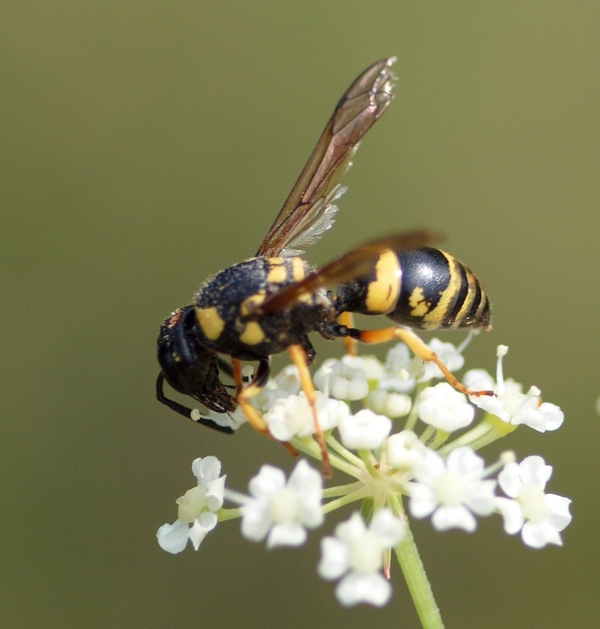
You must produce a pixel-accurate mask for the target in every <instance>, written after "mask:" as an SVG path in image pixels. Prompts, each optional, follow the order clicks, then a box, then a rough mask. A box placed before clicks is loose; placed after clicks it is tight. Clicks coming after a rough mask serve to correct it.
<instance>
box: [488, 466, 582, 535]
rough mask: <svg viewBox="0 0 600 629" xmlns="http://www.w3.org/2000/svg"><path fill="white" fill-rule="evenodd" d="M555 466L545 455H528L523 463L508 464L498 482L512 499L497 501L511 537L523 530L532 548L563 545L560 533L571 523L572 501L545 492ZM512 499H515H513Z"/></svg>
mask: <svg viewBox="0 0 600 629" xmlns="http://www.w3.org/2000/svg"><path fill="white" fill-rule="evenodd" d="M551 475H552V467H551V466H550V465H546V464H545V461H544V459H543V458H542V457H541V456H528V457H527V458H525V459H523V461H522V462H521V463H516V462H512V463H508V464H507V465H506V466H505V467H504V469H503V470H502V471H501V472H500V474H498V483H499V485H500V487H501V488H502V490H503V491H504V493H505V494H506V495H507V496H509V498H496V506H497V508H498V510H499V511H500V513H501V514H502V516H503V518H504V530H505V531H506V532H507V533H508V534H509V535H514V534H515V533H518V532H519V531H521V538H522V539H523V542H524V543H525V544H527V546H530V547H532V548H543V547H544V546H546V545H547V544H557V545H559V546H560V545H562V539H561V537H560V531H562V530H563V529H564V528H565V527H566V526H567V525H568V524H569V522H570V521H571V514H570V513H569V505H570V503H571V501H570V500H569V499H568V498H565V497H563V496H557V495H556V494H546V493H544V488H545V487H546V483H547V482H548V480H549V479H550V476H551ZM511 499H512V500H511Z"/></svg>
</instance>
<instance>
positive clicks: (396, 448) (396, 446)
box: [385, 430, 427, 470]
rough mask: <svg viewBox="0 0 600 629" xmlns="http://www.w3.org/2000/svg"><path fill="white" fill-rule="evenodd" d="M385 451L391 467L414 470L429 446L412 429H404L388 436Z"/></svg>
mask: <svg viewBox="0 0 600 629" xmlns="http://www.w3.org/2000/svg"><path fill="white" fill-rule="evenodd" d="M385 451H386V453H387V459H388V463H389V465H390V466H391V467H393V468H395V469H399V470H412V469H413V468H414V467H415V466H416V465H417V464H419V463H420V462H421V461H422V459H423V457H424V456H425V453H426V452H427V446H426V445H425V444H424V443H423V442H422V441H420V440H419V437H417V435H416V434H415V433H414V432H413V431H412V430H403V431H402V432H399V433H396V434H395V435H391V436H390V437H388V440H387V441H386V442H385Z"/></svg>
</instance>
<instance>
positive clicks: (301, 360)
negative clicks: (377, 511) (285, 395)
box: [288, 345, 331, 478]
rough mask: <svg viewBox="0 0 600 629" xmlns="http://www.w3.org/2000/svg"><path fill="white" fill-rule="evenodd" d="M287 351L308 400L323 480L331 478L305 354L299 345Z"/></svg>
mask: <svg viewBox="0 0 600 629" xmlns="http://www.w3.org/2000/svg"><path fill="white" fill-rule="evenodd" d="M288 351H289V353H290V357H291V359H292V361H293V363H294V365H296V368H297V369H298V375H299V377H300V387H301V389H302V391H304V395H306V399H307V400H308V403H309V404H310V408H311V410H312V416H313V422H314V425H315V434H316V436H317V443H318V444H319V448H320V449H321V461H322V463H323V476H324V477H325V478H331V463H330V462H329V454H328V452H327V445H326V443H325V437H324V435H323V431H322V430H321V424H319V417H318V415H317V399H316V395H315V385H314V384H313V381H312V378H311V375H310V372H309V371H308V365H307V363H306V352H305V351H304V349H303V348H302V346H301V345H290V347H289V348H288Z"/></svg>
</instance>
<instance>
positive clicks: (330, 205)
mask: <svg viewBox="0 0 600 629" xmlns="http://www.w3.org/2000/svg"><path fill="white" fill-rule="evenodd" d="M395 61H396V57H390V58H389V59H382V60H381V61H378V62H377V63H374V64H373V65H372V66H370V67H369V68H367V69H366V70H365V71H364V72H363V73H362V74H361V75H360V76H359V77H358V78H357V79H356V81H354V83H353V84H352V85H351V86H350V87H349V88H348V90H347V91H346V93H345V94H344V95H343V96H342V98H341V100H340V102H339V103H338V104H337V107H336V108H335V110H334V112H333V115H332V116H331V118H330V120H329V122H328V123H327V126H326V127H325V130H324V131H323V134H322V135H321V137H320V139H319V141H318V142H317V146H316V147H315V149H314V150H313V152H312V155H311V156H310V158H309V160H308V162H307V164H306V166H305V167H304V170H303V171H302V173H301V174H300V177H299V178H298V181H297V182H296V184H295V185H294V187H293V189H292V191H291V192H290V194H289V196H288V198H287V200H286V202H285V203H284V205H283V207H282V208H281V211H280V212H279V214H278V216H277V218H276V219H275V222H274V223H273V225H272V226H271V229H270V230H269V233H268V234H267V236H266V238H265V239H264V241H263V243H262V245H261V246H260V248H259V250H258V252H257V254H256V255H258V256H276V255H284V256H286V255H287V256H290V255H298V254H299V253H300V252H301V251H302V248H303V247H304V246H306V245H308V244H311V243H312V242H314V241H315V240H317V239H318V238H319V237H320V236H321V235H322V234H323V233H324V232H325V231H327V230H328V229H329V228H330V227H331V225H332V224H333V216H334V215H335V213H336V211H337V209H338V208H337V206H336V205H335V204H334V201H336V200H337V199H338V198H339V197H340V196H341V195H342V194H343V193H344V192H345V191H346V188H342V187H341V186H340V185H339V180H340V179H341V177H342V176H343V174H344V173H345V172H346V171H347V170H348V168H349V167H350V166H351V160H352V156H353V155H354V153H355V152H356V149H357V148H358V144H359V142H360V140H361V139H362V137H363V136H364V135H365V133H366V132H367V131H368V130H369V129H370V128H371V127H372V126H373V124H374V123H375V121H376V120H377V119H378V118H379V117H380V116H381V114H383V112H384V111H385V110H386V109H387V107H388V105H389V104H390V103H391V102H392V99H393V98H394V95H393V94H392V88H393V86H394V81H395V80H396V77H395V76H394V75H393V74H392V73H391V71H390V70H389V67H390V66H391V65H392V64H393V63H394V62H395Z"/></svg>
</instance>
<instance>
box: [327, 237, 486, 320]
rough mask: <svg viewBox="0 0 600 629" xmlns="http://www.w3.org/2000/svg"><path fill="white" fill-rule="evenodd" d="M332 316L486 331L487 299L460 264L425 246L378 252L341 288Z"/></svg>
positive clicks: (473, 276)
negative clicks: (368, 270)
mask: <svg viewBox="0 0 600 629" xmlns="http://www.w3.org/2000/svg"><path fill="white" fill-rule="evenodd" d="M336 305H337V311H338V313H339V312H343V311H348V312H355V313H361V314H368V315H374V314H385V315H387V316H388V317H389V318H390V319H392V320H393V321H395V322H397V323H400V324H402V325H407V326H409V327H412V328H419V329H422V330H435V329H439V328H464V327H483V328H489V326H490V305H489V300H488V297H487V294H486V292H485V290H484V288H483V286H482V285H481V283H480V282H479V280H478V279H477V278H476V277H475V275H473V273H472V272H471V271H470V269H468V268H467V267H466V266H465V265H464V264H463V263H462V262H459V261H458V260H457V259H456V258H455V257H454V256H452V255H450V254H449V253H446V252H444V251H441V250H439V249H432V248H429V247H422V248H418V249H406V250H402V251H392V250H388V251H385V252H383V253H382V254H381V255H380V256H379V258H378V260H377V263H376V264H375V266H374V269H373V271H372V272H371V273H370V274H368V275H367V276H365V277H363V278H362V279H359V280H352V281H351V282H347V283H345V284H342V285H341V286H340V287H339V288H338V291H337V304H336Z"/></svg>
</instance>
